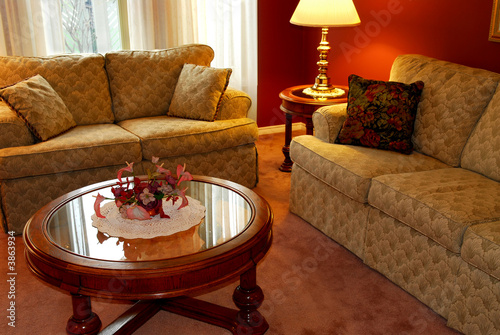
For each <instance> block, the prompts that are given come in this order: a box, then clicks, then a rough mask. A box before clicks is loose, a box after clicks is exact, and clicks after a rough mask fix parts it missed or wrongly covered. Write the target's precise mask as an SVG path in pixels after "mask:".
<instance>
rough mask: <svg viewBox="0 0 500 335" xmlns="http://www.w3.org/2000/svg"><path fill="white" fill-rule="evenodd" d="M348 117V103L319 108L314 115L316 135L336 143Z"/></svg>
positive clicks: (323, 139)
mask: <svg viewBox="0 0 500 335" xmlns="http://www.w3.org/2000/svg"><path fill="white" fill-rule="evenodd" d="M346 119H347V104H340V105H333V106H325V107H321V108H318V109H317V110H316V111H315V112H314V113H313V116H312V121H313V124H314V131H315V136H316V137H317V138H318V139H320V140H322V141H324V142H326V143H334V141H335V139H336V138H337V136H338V134H339V132H340V129H341V128H342V125H343V124H344V121H345V120H346Z"/></svg>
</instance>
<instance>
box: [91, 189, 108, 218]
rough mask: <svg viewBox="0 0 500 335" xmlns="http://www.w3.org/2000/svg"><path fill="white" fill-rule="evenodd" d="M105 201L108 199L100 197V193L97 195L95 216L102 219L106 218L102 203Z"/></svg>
mask: <svg viewBox="0 0 500 335" xmlns="http://www.w3.org/2000/svg"><path fill="white" fill-rule="evenodd" d="M104 199H106V198H105V197H103V196H102V195H100V194H99V193H97V196H96V197H95V202H94V212H95V215H96V216H97V217H98V218H101V219H105V218H106V217H105V216H104V215H102V214H101V202H103V201H104Z"/></svg>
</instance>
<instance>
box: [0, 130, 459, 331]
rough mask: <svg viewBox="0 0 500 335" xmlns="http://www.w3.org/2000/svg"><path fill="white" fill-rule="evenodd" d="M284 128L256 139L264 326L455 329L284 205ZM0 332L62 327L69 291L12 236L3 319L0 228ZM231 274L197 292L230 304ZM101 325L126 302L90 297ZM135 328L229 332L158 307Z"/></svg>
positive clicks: (4, 245) (3, 265) (68, 310)
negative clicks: (268, 235) (11, 306)
mask: <svg viewBox="0 0 500 335" xmlns="http://www.w3.org/2000/svg"><path fill="white" fill-rule="evenodd" d="M283 142H284V135H283V134H278V135H266V136H262V137H261V138H260V139H259V141H258V150H259V169H260V182H259V185H258V186H257V187H256V188H255V191H256V192H258V193H259V194H261V195H262V196H263V197H264V198H266V199H267V200H268V201H269V203H270V204H271V206H272V208H273V211H274V215H275V221H274V242H273V245H272V247H271V249H270V251H269V253H268V254H267V256H266V257H265V258H264V259H263V260H262V261H261V263H259V265H258V267H257V280H258V283H259V285H260V286H261V287H262V289H263V290H264V294H265V296H266V298H265V301H264V304H263V305H262V307H261V308H260V311H261V313H262V314H263V315H264V316H265V317H266V319H267V321H268V322H269V325H270V329H269V330H268V332H267V333H266V334H270V335H271V334H273V335H278V334H279V335H282V334H286V335H295V334H297V335H327V334H328V335H330V334H345V335H347V334H440V335H441V334H457V333H456V332H454V331H453V330H451V329H449V328H447V327H446V325H445V324H446V321H445V320H444V319H442V318H441V317H439V316H438V315H437V314H435V313H434V312H432V311H431V310H430V309H429V308H427V307H426V306H424V305H423V304H421V303H420V302H419V301H417V300H416V299H415V298H413V297H412V296H410V295H409V294H407V293H406V292H404V291H403V290H401V289H400V288H398V287H397V286H396V285H394V284H392V283H391V282H390V281H389V280H387V279H386V278H385V277H383V276H382V275H380V274H379V273H377V272H375V271H373V270H371V269H369V268H368V267H367V266H365V265H364V264H363V263H362V261H361V260H360V259H358V258H357V257H356V256H354V255H353V254H351V253H350V252H349V251H347V250H346V249H344V248H343V247H341V246H339V245H338V244H337V243H335V242H334V241H332V240H330V239H329V238H327V237H325V236H324V235H323V234H322V233H320V232H319V231H317V230H316V229H315V228H313V227H312V226H310V225H309V224H308V223H307V222H305V221H303V220H302V219H300V218H298V217H297V216H295V215H293V214H290V213H289V211H288V192H289V189H290V174H286V173H282V172H280V171H279V170H278V167H279V165H280V164H281V162H282V160H283V155H282V153H281V146H282V145H283ZM0 235H1V237H0V250H2V251H1V254H2V255H4V257H3V259H2V260H1V262H0V269H1V271H0V276H2V278H0V283H1V284H0V294H1V305H0V316H1V318H0V320H1V321H0V334H19V335H21V334H22V335H24V334H64V333H65V332H64V329H65V325H66V321H67V319H68V318H69V317H70V315H71V298H70V296H69V294H68V293H66V292H64V291H62V290H59V289H56V288H54V287H52V286H49V285H48V284H45V283H44V282H42V281H41V280H38V279H37V278H35V276H34V275H32V274H31V273H30V272H29V270H28V269H27V267H26V262H25V261H24V258H23V253H24V245H23V242H22V238H20V237H17V238H16V252H17V261H16V263H17V264H16V266H17V268H16V271H17V276H16V289H15V291H16V292H15V295H16V323H15V325H16V327H15V328H12V327H9V326H8V325H7V322H8V320H7V313H8V312H7V308H8V291H9V289H8V286H7V279H8V278H7V275H6V273H7V272H8V271H7V264H6V263H7V257H6V252H7V236H6V235H5V234H3V233H2V234H0ZM236 285H237V280H235V281H234V282H232V283H229V284H228V285H227V286H225V287H223V288H220V289H218V290H216V291H212V292H210V293H207V294H205V295H204V296H202V298H204V299H206V300H208V301H211V302H216V303H219V304H221V305H224V306H227V307H231V308H234V306H233V303H232V301H231V295H232V292H233V290H234V288H235V286H236ZM92 301H93V309H94V311H95V312H96V313H97V314H98V315H99V316H100V318H101V320H102V322H103V324H104V325H107V324H108V323H110V322H111V321H112V320H113V319H114V318H116V317H117V316H118V315H120V314H121V313H123V312H124V311H125V310H126V309H127V308H128V307H129V305H128V304H127V303H125V302H110V301H109V300H103V299H94V298H93V299H92ZM135 334H138V335H141V334H144V335H145V334H155V335H161V334H173V335H182V334H207V335H210V334H214V335H215V334H230V332H229V331H227V330H225V329H222V328H218V327H215V326H211V325H206V324H204V323H201V322H198V321H193V320H190V319H187V318H184V317H180V316H177V315H173V314H170V313H168V312H164V311H161V312H159V313H158V314H157V315H156V316H154V317H153V318H152V319H151V320H150V321H149V322H148V323H146V324H145V325H144V326H142V327H141V328H140V329H139V330H138V331H137V332H136V333H135Z"/></svg>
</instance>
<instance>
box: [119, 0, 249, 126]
mask: <svg viewBox="0 0 500 335" xmlns="http://www.w3.org/2000/svg"><path fill="white" fill-rule="evenodd" d="M127 5H128V24H129V30H130V48H131V49H163V48H169V47H175V46H179V45H182V44H188V43H203V44H208V45H210V46H211V47H212V49H214V51H215V58H214V61H213V62H212V66H214V67H221V68H231V69H233V72H232V74H231V78H230V82H229V85H230V86H231V87H233V88H236V89H240V90H242V91H244V92H246V93H248V94H249V95H250V97H251V98H252V102H253V103H252V107H251V109H250V112H249V117H250V118H253V119H254V120H256V118H257V108H256V106H257V0H150V1H136V0H128V2H127Z"/></svg>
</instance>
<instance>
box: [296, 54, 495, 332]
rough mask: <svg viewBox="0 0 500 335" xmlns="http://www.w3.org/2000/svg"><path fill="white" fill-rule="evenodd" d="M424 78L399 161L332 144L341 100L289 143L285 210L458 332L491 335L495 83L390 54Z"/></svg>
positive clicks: (395, 70) (400, 67)
mask: <svg viewBox="0 0 500 335" xmlns="http://www.w3.org/2000/svg"><path fill="white" fill-rule="evenodd" d="M390 80H391V81H398V82H403V83H407V84H409V83H413V82H415V81H417V80H421V81H423V82H424V85H425V86H424V89H423V91H422V97H421V101H420V103H419V105H418V111H417V114H416V119H415V129H414V133H413V136H412V142H413V145H414V149H415V150H414V151H413V153H412V154H410V155H405V154H401V153H397V152H393V151H385V150H378V149H372V148H367V147H361V146H352V145H343V144H334V141H335V139H336V138H337V135H338V133H339V131H340V129H341V127H342V124H343V122H344V120H346V104H344V105H338V106H332V107H324V108H321V109H319V110H318V111H317V112H316V113H315V114H314V115H313V122H314V127H315V131H316V134H315V136H307V135H305V136H299V137H296V138H294V139H293V141H292V143H291V151H290V153H291V158H292V160H293V162H294V165H293V170H292V176H291V193H290V211H291V212H293V213H295V214H297V215H299V216H300V217H302V218H304V219H305V220H306V221H308V222H309V223H311V224H312V225H313V226H315V227H317V228H318V229H319V230H321V231H322V232H324V233H325V234H326V235H328V236H329V237H331V238H332V239H333V240H335V241H337V242H338V243H340V244H341V245H343V246H344V247H346V248H347V249H349V250H350V251H352V252H353V253H354V254H356V255H357V256H359V257H360V258H361V259H362V260H363V261H364V262H365V263H366V264H367V265H368V266H370V267H372V268H373V269H376V270H377V271H379V272H380V273H382V274H383V275H385V276H386V277H387V278H389V279H390V280H391V281H393V282H394V283H396V284H397V285H399V286H400V287H401V288H403V289H404V290H406V291H407V292H409V293H410V294H412V295H414V296H415V297H416V298H418V299H419V300H420V301H422V302H423V303H425V304H426V305H428V306H429V307H430V308H432V309H433V310H434V311H436V312H437V313H439V314H440V315H442V316H443V317H444V318H446V319H447V322H448V326H449V327H452V328H455V329H457V330H459V331H461V332H463V333H466V334H499V333H500V183H499V181H500V86H499V85H498V83H499V81H500V75H499V74H496V73H492V72H488V71H485V70H481V69H475V68H469V67H465V66H461V65H457V64H453V63H449V62H444V61H440V60H436V59H432V58H428V57H424V56H420V55H403V56H399V57H398V58H397V59H396V60H395V62H394V64H393V67H392V70H391V75H390Z"/></svg>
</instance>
